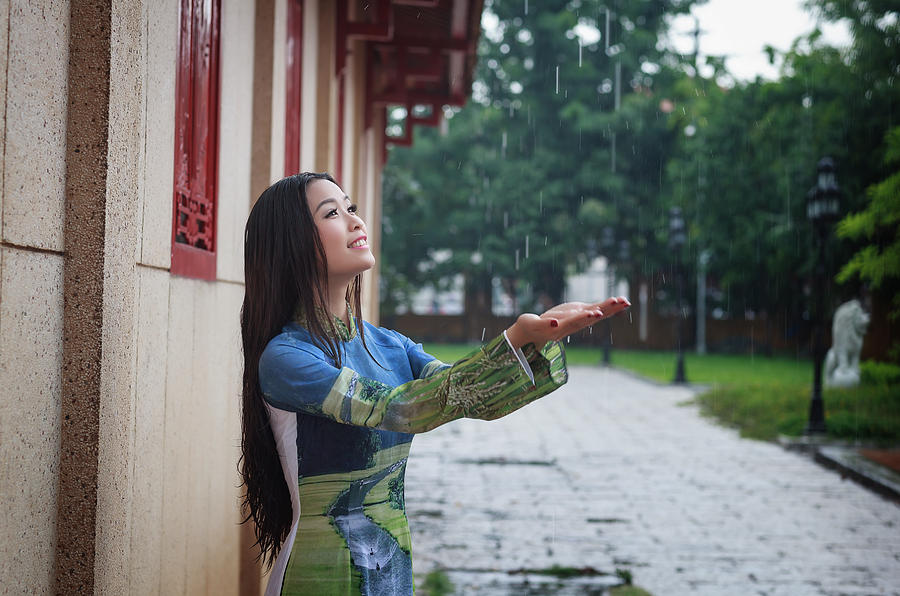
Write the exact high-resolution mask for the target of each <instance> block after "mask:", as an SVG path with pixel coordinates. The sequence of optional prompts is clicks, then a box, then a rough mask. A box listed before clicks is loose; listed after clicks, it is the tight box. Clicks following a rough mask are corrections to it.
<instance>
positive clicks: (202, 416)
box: [128, 0, 254, 594]
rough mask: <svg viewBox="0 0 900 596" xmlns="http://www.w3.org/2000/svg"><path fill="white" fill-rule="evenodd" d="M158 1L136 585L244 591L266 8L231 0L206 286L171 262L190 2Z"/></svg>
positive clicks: (132, 564) (140, 337)
mask: <svg viewBox="0 0 900 596" xmlns="http://www.w3.org/2000/svg"><path fill="white" fill-rule="evenodd" d="M151 4H152V5H153V10H148V9H147V6H149V5H151ZM147 6H145V10H144V19H145V25H146V30H147V41H146V50H145V57H146V60H145V63H146V78H147V85H146V90H145V97H146V100H145V106H144V110H145V128H144V135H145V138H146V146H147V156H146V158H145V160H144V165H143V171H142V180H143V193H142V197H141V204H142V209H141V212H142V226H141V239H142V241H141V247H142V250H141V254H140V256H139V259H138V267H137V270H138V275H137V277H138V290H137V298H136V305H137V308H136V335H137V338H136V346H137V347H136V370H135V400H134V412H135V415H134V434H133V441H134V442H133V445H134V447H133V458H132V463H133V466H134V473H133V478H132V487H131V489H132V523H131V526H132V527H131V532H132V533H131V542H130V544H131V547H130V548H131V556H130V558H129V561H128V563H129V574H130V575H131V581H130V584H131V587H132V591H133V593H141V594H196V593H211V594H234V593H237V588H238V574H239V570H240V559H239V557H240V533H239V526H238V521H239V520H240V513H239V510H238V497H239V494H240V491H239V490H238V488H237V486H238V484H239V477H238V475H237V472H236V469H237V460H238V457H239V446H240V408H239V405H240V403H239V398H240V375H241V367H242V363H241V361H240V329H239V326H238V313H239V311H240V305H241V301H242V300H243V285H242V284H243V226H244V223H245V222H246V218H247V214H248V212H249V202H250V197H249V194H250V149H251V122H252V118H251V115H252V114H251V109H252V81H253V31H254V28H253V23H254V7H253V4H252V3H247V2H242V1H240V0H225V1H224V2H223V3H222V12H221V25H220V26H221V28H220V32H221V37H220V39H221V47H220V69H221V70H220V72H221V86H220V89H221V99H220V102H221V103H220V129H219V198H218V211H217V217H218V221H217V228H216V233H217V266H216V269H217V281H215V282H206V281H199V280H193V279H186V278H181V277H175V276H171V275H170V274H169V273H168V271H166V270H165V269H168V267H169V265H170V260H171V256H170V251H171V229H172V228H171V225H172V222H171V219H172V194H173V161H174V154H173V151H174V120H173V118H174V113H175V106H174V97H175V87H174V76H175V71H174V65H175V59H176V42H177V33H176V32H177V22H178V18H177V17H178V3H177V1H175V0H165V7H164V8H160V6H159V5H158V3H155V2H154V3H149V2H148V3H147Z"/></svg>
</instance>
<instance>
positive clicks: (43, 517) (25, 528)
mask: <svg viewBox="0 0 900 596" xmlns="http://www.w3.org/2000/svg"><path fill="white" fill-rule="evenodd" d="M43 4H45V5H35V4H33V3H31V2H26V1H24V0H13V1H5V2H2V3H0V29H2V40H0V45H2V46H3V49H2V50H0V52H2V53H0V60H2V61H0V71H3V81H2V85H0V97H2V100H0V101H2V103H3V106H4V109H3V110H2V112H0V113H2V114H3V115H4V120H3V122H2V125H0V128H2V132H3V137H2V150H3V154H4V159H3V161H2V162H0V163H2V170H0V180H2V187H0V230H2V231H0V239H2V246H0V502H2V503H3V523H2V527H0V585H2V586H3V588H4V590H8V591H9V592H10V593H23V592H26V591H27V592H30V593H35V594H49V593H52V587H53V560H54V548H55V540H56V498H57V491H58V472H59V428H60V421H59V416H60V413H59V412H60V401H59V400H60V387H61V368H62V341H61V339H62V312H63V311H62V309H63V283H62V272H63V259H62V255H61V251H62V248H63V225H62V224H63V221H62V213H63V205H64V203H63V197H64V187H65V180H64V173H65V159H64V158H65V147H66V136H65V134H66V73H67V71H68V13H69V9H68V3H67V2H57V3H54V4H52V5H51V4H50V3H43ZM7 48H8V49H7ZM7 114H9V115H11V117H10V118H9V119H8V120H7V119H5V116H6V115H7Z"/></svg>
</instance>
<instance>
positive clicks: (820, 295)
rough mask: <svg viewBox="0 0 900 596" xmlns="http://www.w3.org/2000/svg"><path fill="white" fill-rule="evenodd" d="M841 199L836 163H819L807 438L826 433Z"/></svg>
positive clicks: (809, 209)
mask: <svg viewBox="0 0 900 596" xmlns="http://www.w3.org/2000/svg"><path fill="white" fill-rule="evenodd" d="M840 196H841V191H840V189H839V188H838V185H837V179H836V177H835V167H834V160H833V159H831V158H830V157H823V158H822V159H820V160H819V164H818V178H817V180H816V185H815V186H814V187H812V188H811V189H809V192H808V193H807V194H806V217H807V219H809V221H810V223H812V225H813V229H814V232H815V233H814V242H815V244H816V253H817V254H816V268H815V276H814V290H813V292H814V294H815V295H814V297H813V298H814V301H815V310H814V312H813V389H812V399H811V400H810V404H809V422H808V423H807V425H806V434H821V433H824V432H825V431H826V427H825V404H824V402H823V401H822V364H823V362H824V360H825V345H824V335H825V329H824V327H825V322H824V321H825V244H826V240H827V238H828V232H829V229H830V225H831V224H832V223H833V222H835V221H836V220H837V218H838V212H839V210H840Z"/></svg>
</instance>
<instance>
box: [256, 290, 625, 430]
mask: <svg viewBox="0 0 900 596" xmlns="http://www.w3.org/2000/svg"><path fill="white" fill-rule="evenodd" d="M600 304H605V303H600ZM622 308H624V306H622V307H621V308H619V309H618V310H616V309H612V308H611V309H609V310H610V311H615V312H619V311H620V310H622ZM598 311H599V309H598V308H595V307H594V306H592V305H586V306H580V305H577V304H574V305H573V304H568V305H566V304H564V305H560V306H557V307H554V308H553V309H551V310H549V311H547V313H544V315H541V317H538V316H537V315H530V316H529V315H522V316H521V317H519V320H518V321H517V322H516V324H514V325H513V327H510V329H509V330H507V337H509V335H510V332H512V335H513V336H514V337H515V338H516V339H515V340H514V339H513V338H510V339H509V342H507V340H506V339H505V338H504V336H503V335H500V336H498V337H496V338H494V339H493V340H491V341H490V342H488V343H487V344H486V345H485V346H483V347H481V348H480V349H478V350H476V351H474V352H472V353H471V354H470V355H468V356H466V357H465V358H462V359H461V360H459V361H457V362H456V363H454V364H453V365H452V366H449V367H447V368H443V369H440V370H437V371H436V372H434V373H433V374H430V375H429V376H427V377H425V378H420V379H416V380H413V381H410V382H408V383H404V384H402V385H399V386H397V387H390V386H389V385H385V384H384V383H381V382H379V381H376V380H374V379H368V378H366V377H363V376H361V375H359V374H358V373H357V372H356V371H354V370H352V369H350V368H347V367H343V368H340V369H338V368H336V367H334V366H333V365H332V364H331V363H330V362H328V361H327V360H326V359H325V358H324V357H322V355H321V354H317V353H316V352H315V350H311V349H309V346H308V344H305V345H296V344H293V345H292V344H290V343H287V344H283V345H278V346H270V347H269V348H267V349H266V351H265V353H264V354H263V357H262V358H261V359H260V364H259V367H260V385H261V389H262V392H263V395H264V397H265V399H266V400H267V401H268V402H269V403H270V404H271V405H272V406H274V407H276V408H280V409H284V410H290V411H299V412H304V413H307V414H313V415H318V416H323V417H326V418H329V419H332V420H335V421H337V422H342V423H345V424H353V425H357V426H368V427H372V428H379V429H383V430H391V431H396V432H406V433H418V432H426V431H428V430H431V429H433V428H435V427H437V426H440V425H441V424H444V423H447V422H450V421H452V420H456V419H458V418H463V417H468V418H480V419H486V420H491V419H495V418H499V417H501V416H505V415H506V414H509V413H510V412H513V411H514V410H516V409H518V408H520V407H522V406H524V405H525V404H527V403H530V402H531V401H534V400H536V399H538V398H539V397H542V396H544V395H546V394H548V393H550V392H551V391H553V390H555V389H556V388H558V387H560V386H561V385H563V384H564V383H565V382H566V380H567V379H568V375H567V372H566V367H565V355H564V353H563V349H562V346H561V345H560V344H558V343H557V342H556V341H555V340H557V339H560V338H562V337H564V336H565V335H567V334H568V333H572V332H574V331H577V330H579V329H582V328H584V327H586V326H587V325H589V324H590V323H593V322H596V321H597V320H600V319H601V318H603V315H607V316H611V315H609V314H608V313H603V315H600V314H598ZM545 315H546V317H545ZM532 317H533V318H534V319H538V320H537V321H535V320H533V319H532ZM554 321H555V325H554V324H553V322H554ZM545 327H546V328H545ZM514 342H523V343H518V344H517V343H514ZM510 344H512V346H511V345H510ZM513 347H515V348H519V347H523V348H524V350H523V351H524V352H525V355H526V358H527V360H528V362H529V364H530V366H531V368H532V371H533V373H534V381H533V382H532V380H531V379H530V378H529V377H528V375H527V374H526V373H525V372H524V370H523V369H522V368H521V366H520V365H519V362H518V360H517V358H516V356H515V354H514V352H513V349H512V348H513Z"/></svg>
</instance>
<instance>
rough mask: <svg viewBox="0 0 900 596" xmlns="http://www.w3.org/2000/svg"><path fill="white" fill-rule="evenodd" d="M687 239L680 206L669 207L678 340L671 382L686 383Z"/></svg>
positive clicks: (670, 245) (670, 246)
mask: <svg viewBox="0 0 900 596" xmlns="http://www.w3.org/2000/svg"><path fill="white" fill-rule="evenodd" d="M686 240H687V237H686V235H685V229H684V218H683V217H682V215H681V208H680V207H672V208H671V209H669V248H670V249H671V250H672V252H673V253H674V254H675V283H676V285H677V286H678V318H677V320H676V328H675V329H676V332H677V337H678V339H677V341H678V360H677V361H676V363H675V378H674V379H672V382H673V383H687V375H685V373H684V345H683V344H684V341H683V339H684V336H683V334H682V328H683V327H684V325H682V318H683V317H682V300H683V297H684V296H683V294H684V289H683V286H684V283H683V279H682V277H683V276H682V271H681V249H682V248H683V247H684V244H685V242H686Z"/></svg>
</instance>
